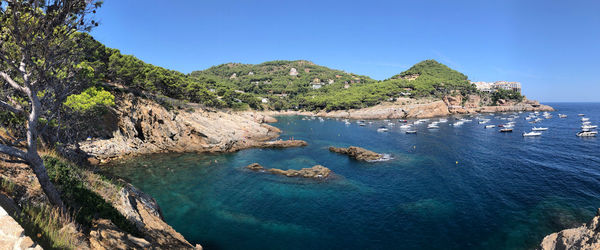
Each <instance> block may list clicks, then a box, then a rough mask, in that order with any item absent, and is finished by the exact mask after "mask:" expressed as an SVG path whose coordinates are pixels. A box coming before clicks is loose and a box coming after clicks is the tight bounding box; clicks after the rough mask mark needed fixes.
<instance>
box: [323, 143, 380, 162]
mask: <svg viewBox="0 0 600 250" xmlns="http://www.w3.org/2000/svg"><path fill="white" fill-rule="evenodd" d="M329 151H331V152H334V153H338V154H345V155H348V156H350V157H352V158H354V159H357V160H359V161H377V160H381V159H382V158H383V155H382V154H378V153H375V152H373V151H370V150H366V149H364V148H360V147H354V146H350V147H348V148H336V147H329Z"/></svg>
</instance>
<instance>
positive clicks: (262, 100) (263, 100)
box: [260, 98, 269, 103]
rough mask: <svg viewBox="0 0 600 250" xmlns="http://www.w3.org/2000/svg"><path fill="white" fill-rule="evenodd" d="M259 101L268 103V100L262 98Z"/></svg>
mask: <svg viewBox="0 0 600 250" xmlns="http://www.w3.org/2000/svg"><path fill="white" fill-rule="evenodd" d="M260 101H261V102H262V103H269V99H268V98H262V99H260Z"/></svg>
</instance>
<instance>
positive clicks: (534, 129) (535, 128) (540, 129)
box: [531, 127, 548, 131]
mask: <svg viewBox="0 0 600 250" xmlns="http://www.w3.org/2000/svg"><path fill="white" fill-rule="evenodd" d="M531 130H532V131H546V130H548V128H542V127H539V128H538V127H533V128H532V129H531Z"/></svg>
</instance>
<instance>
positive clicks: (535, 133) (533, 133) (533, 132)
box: [523, 131, 542, 137]
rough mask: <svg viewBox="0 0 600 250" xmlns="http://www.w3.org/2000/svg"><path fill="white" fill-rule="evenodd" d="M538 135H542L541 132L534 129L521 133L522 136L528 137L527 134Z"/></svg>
mask: <svg viewBox="0 0 600 250" xmlns="http://www.w3.org/2000/svg"><path fill="white" fill-rule="evenodd" d="M540 135H542V133H540V132H535V131H531V132H529V133H523V136H524V137H529V136H540Z"/></svg>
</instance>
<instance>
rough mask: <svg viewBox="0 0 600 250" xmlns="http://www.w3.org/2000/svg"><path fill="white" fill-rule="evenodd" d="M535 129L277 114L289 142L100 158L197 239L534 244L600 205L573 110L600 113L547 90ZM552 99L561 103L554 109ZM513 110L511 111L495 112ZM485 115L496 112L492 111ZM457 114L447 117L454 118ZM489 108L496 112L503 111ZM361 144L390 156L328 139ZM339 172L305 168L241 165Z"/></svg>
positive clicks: (251, 243)
mask: <svg viewBox="0 0 600 250" xmlns="http://www.w3.org/2000/svg"><path fill="white" fill-rule="evenodd" d="M551 105H553V106H554V107H555V108H557V110H558V111H557V112H553V114H554V116H555V117H554V118H552V119H549V120H545V121H543V122H542V123H541V124H536V126H540V125H542V126H544V127H548V128H549V130H548V131H546V132H544V134H543V136H542V137H539V138H523V137H522V136H521V133H522V131H524V130H529V129H530V128H531V127H532V125H531V124H528V123H527V122H526V121H525V120H524V119H523V118H524V117H525V116H526V114H521V118H519V119H517V124H516V127H515V132H514V133H512V134H502V133H499V132H498V130H497V129H483V125H479V124H477V121H476V120H473V122H471V123H466V124H464V125H463V126H461V127H452V126H449V125H448V124H443V123H442V124H440V129H439V130H431V131H428V130H427V129H426V126H427V124H426V123H424V124H421V125H418V130H419V134H417V135H407V134H405V133H403V132H402V131H401V130H400V129H399V128H398V126H396V127H395V128H392V129H391V130H390V132H388V133H378V132H377V131H376V130H377V128H378V127H379V126H381V125H382V124H384V122H383V121H374V123H373V124H371V125H368V126H365V127H360V126H358V125H357V124H356V123H355V122H353V123H352V124H351V125H348V126H347V125H345V124H344V123H343V122H342V121H336V120H333V119H330V120H325V121H324V122H320V121H319V120H302V117H298V116H296V117H279V122H278V123H275V124H273V125H274V126H277V127H279V128H281V129H282V131H283V133H282V135H281V138H283V139H287V138H289V137H294V138H296V139H302V140H306V141H307V142H308V143H309V146H307V147H303V148H291V149H249V150H243V151H240V152H237V153H230V154H160V155H150V156H143V157H139V158H135V159H129V160H126V161H124V162H120V163H118V164H116V165H114V166H109V167H107V168H106V171H108V172H110V173H112V174H114V175H117V176H121V177H123V178H125V179H127V180H129V181H131V182H132V183H133V184H134V185H135V186H137V187H139V188H141V189H142V190H143V191H145V192H147V193H149V194H151V195H152V196H154V197H155V198H156V199H157V201H158V203H159V204H160V206H161V208H162V210H163V212H164V216H165V219H166V221H167V222H168V223H169V224H170V225H172V226H173V227H174V228H175V229H176V230H177V231H178V232H180V233H182V234H183V235H184V236H185V237H186V239H188V240H189V241H191V242H193V243H200V244H202V245H203V246H204V248H205V249H209V250H210V249H528V248H533V247H535V246H536V245H537V244H539V242H540V241H541V239H542V238H543V237H544V236H545V235H546V234H549V233H551V232H554V231H558V230H561V229H564V228H567V227H572V226H577V225H579V224H581V223H584V222H586V221H588V220H589V219H590V218H591V217H592V216H593V215H594V211H595V209H596V208H598V207H600V148H599V145H600V141H599V138H587V139H586V138H578V137H576V136H575V133H576V132H577V131H578V128H579V126H580V125H581V122H579V119H580V118H579V117H577V114H578V113H585V114H587V117H590V118H591V121H592V122H593V123H594V124H598V123H600V104H575V103H574V104H566V103H560V104H551ZM558 113H564V114H568V115H569V117H568V118H566V119H559V118H558V115H557V114H558ZM500 116H502V117H507V116H508V114H502V115H500ZM486 117H491V115H488V116H486ZM452 121H453V119H452V118H450V121H449V122H450V123H451V122H452ZM505 122H506V121H504V120H499V119H492V121H491V124H500V123H505ZM350 145H355V146H361V147H364V148H367V149H370V150H373V151H376V152H381V153H389V154H392V156H393V157H394V159H393V160H391V161H387V162H377V163H365V162H358V161H355V160H352V159H349V158H348V157H346V156H344V155H338V154H334V153H330V152H328V150H327V147H329V146H350ZM254 162H257V163H260V164H261V165H263V166H265V167H267V168H281V169H289V168H293V169H300V168H304V167H311V166H313V165H316V164H321V165H324V166H326V167H328V168H330V169H331V170H333V171H334V172H335V176H333V177H331V178H329V179H327V180H322V181H319V180H307V179H296V178H287V177H283V176H275V175H269V174H265V173H257V172H251V171H248V170H246V169H244V168H243V167H244V166H246V165H248V164H250V163H254Z"/></svg>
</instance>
